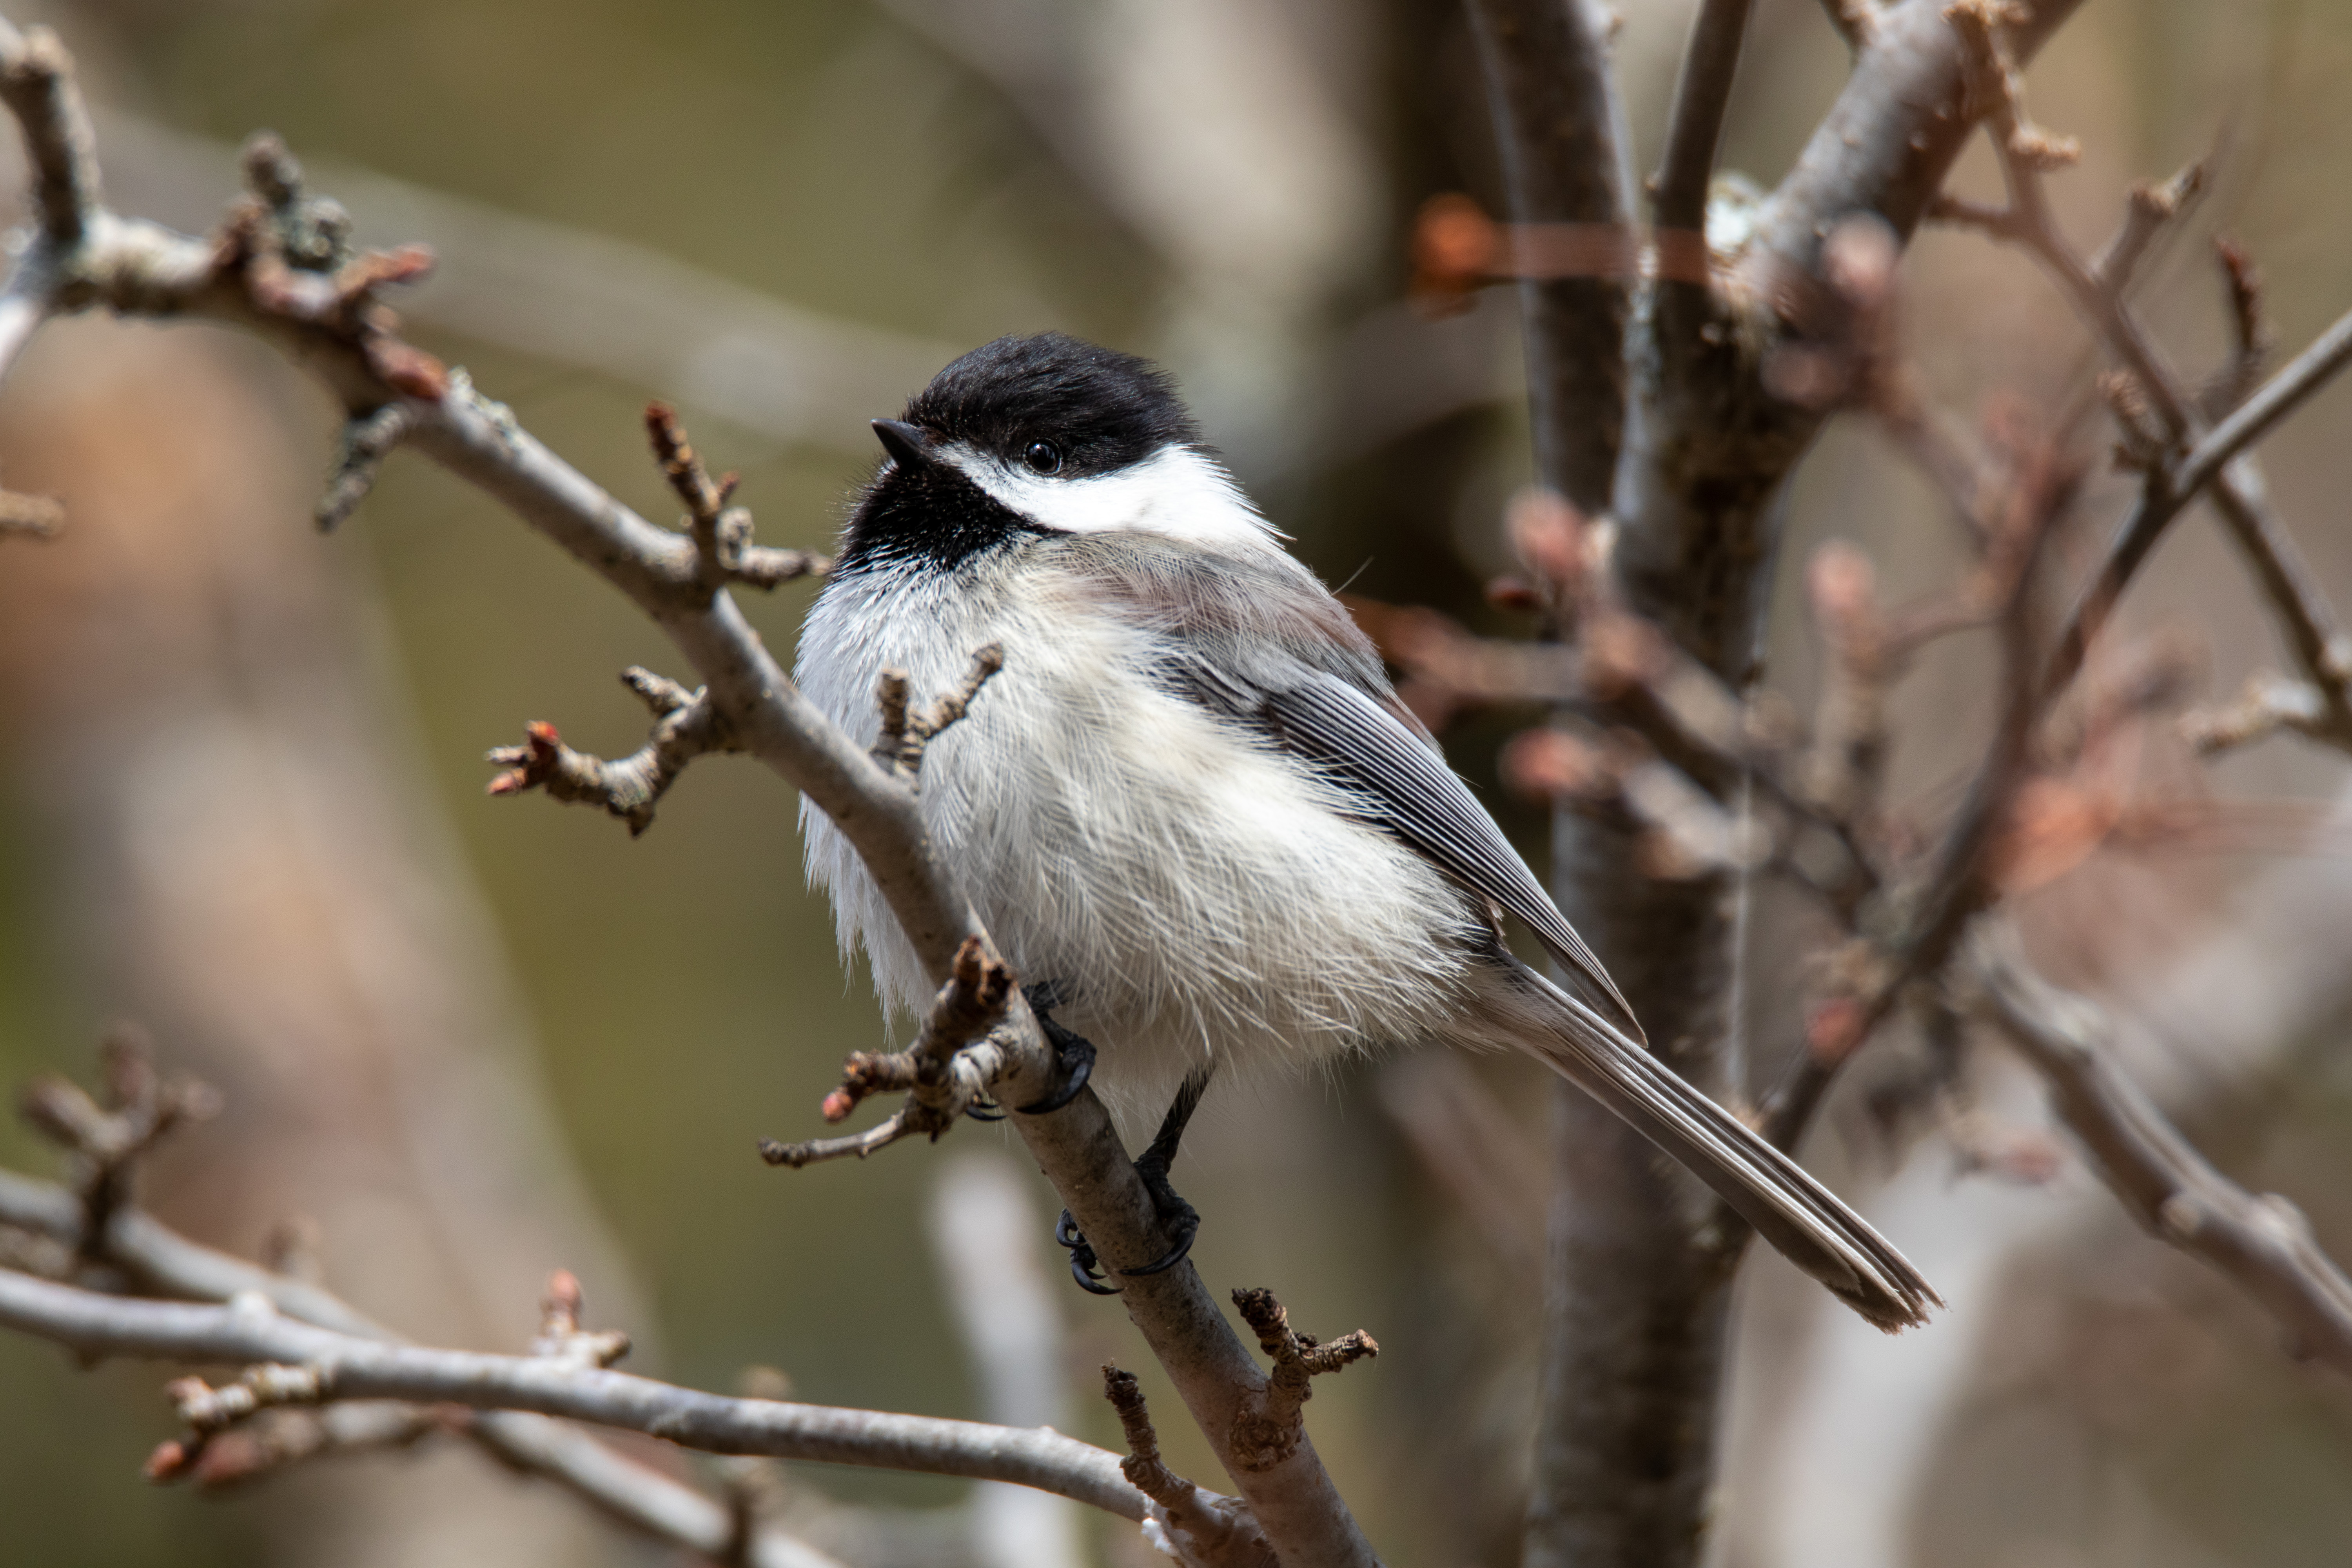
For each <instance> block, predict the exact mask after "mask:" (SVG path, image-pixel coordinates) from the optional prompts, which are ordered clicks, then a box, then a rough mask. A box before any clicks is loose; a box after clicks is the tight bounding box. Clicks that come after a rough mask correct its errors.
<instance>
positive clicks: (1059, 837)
mask: <svg viewBox="0 0 2352 1568" xmlns="http://www.w3.org/2000/svg"><path fill="white" fill-rule="evenodd" d="M846 586H851V585H850V584H835V591H838V590H839V589H841V588H843V587H846ZM866 591H867V592H876V591H880V592H887V593H893V594H895V595H899V596H901V597H903V596H904V595H906V594H908V593H917V594H919V593H921V592H923V590H922V589H921V588H919V587H916V586H915V585H913V584H898V585H896V586H895V587H891V586H886V585H882V584H875V585H872V586H869V587H867V589H866ZM829 607H830V608H833V609H835V610H845V609H847V608H848V606H846V605H834V606H826V605H820V606H819V613H817V614H814V615H812V616H811V618H810V621H809V625H808V626H807V628H806V630H805V631H804V632H803V654H802V658H801V670H802V680H803V688H804V689H806V690H807V691H808V692H809V695H810V696H811V697H812V698H813V699H814V700H817V701H818V702H819V703H820V704H821V705H822V706H824V708H825V710H827V711H828V712H829V713H830V714H831V716H832V717H833V718H834V719H835V721H838V722H840V723H841V724H842V725H843V726H844V727H845V729H847V730H848V731H849V732H850V733H851V734H852V735H854V736H856V737H858V738H860V739H861V740H866V741H870V740H871V739H872V738H873V736H874V735H875V733H876V732H877V729H878V727H879V719H878V715H877V711H876V710H875V706H874V701H873V687H874V680H875V677H876V676H877V673H878V672H879V671H880V670H881V669H882V668H885V667H886V666H887V667H895V668H901V669H904V670H906V671H907V672H908V677H909V679H910V682H911V685H912V688H913V693H914V696H915V700H917V701H919V702H921V701H927V700H930V698H931V696H932V695H935V694H936V693H938V692H940V691H942V690H946V689H950V688H951V687H952V686H953V685H954V684H955V683H956V682H958V681H959V680H961V679H962V676H963V673H964V670H965V669H966V668H968V665H969V654H970V651H971V650H972V649H976V648H978V647H982V645H984V644H986V643H988V642H991V641H999V640H1002V641H1003V642H1005V643H1006V644H1007V645H1008V646H1011V647H1022V648H1025V649H1032V650H1050V651H1049V652H1043V653H1035V652H1033V653H1032V654H1031V656H1030V657H1029V658H1027V659H1026V660H1025V661H1008V663H1007V665H1006V667H1005V668H1004V669H1003V671H1001V672H1000V673H999V674H998V675H997V676H996V677H995V678H994V679H992V680H991V681H990V682H989V684H988V686H987V687H986V689H984V690H983V691H982V694H981V695H980V697H979V698H978V699H977V700H975V701H974V702H973V703H972V705H971V710H970V712H969V713H968V714H967V715H966V717H965V718H964V719H963V720H961V721H959V722H958V723H957V724H956V725H955V726H953V727H952V728H950V730H948V731H946V732H945V733H943V734H942V735H941V736H940V738H939V740H938V741H937V742H934V743H933V745H932V746H931V747H930V749H929V752H928V754H927V755H926V757H925V759H924V762H923V767H922V776H921V781H920V790H921V800H922V809H923V815H924V817H925V820H926V822H927V824H928V825H929V828H930V830H931V833H932V835H933V837H934V839H935V841H936V842H937V843H938V845H939V847H940V850H941V852H942V855H943V856H944V858H945V859H946V860H947V863H948V864H949V865H950V867H953V868H956V870H957V871H958V872H959V874H960V875H961V876H962V878H963V879H964V883H965V886H966V888H967V889H971V890H972V891H973V892H974V893H975V895H976V896H975V898H974V902H975V904H976V905H977V907H978V908H979V910H980V913H981V918H982V920H983V921H986V922H987V925H988V928H989V931H990V932H991V934H992V936H993V937H994V938H995V940H996V942H997V944H998V946H999V948H1000V950H1001V951H1002V952H1003V953H1004V955H1005V957H1006V959H1007V960H1008V961H1009V962H1010V963H1012V964H1013V967H1014V970H1015V971H1016V973H1018V974H1019V975H1020V977H1021V980H1022V982H1023V983H1024V984H1034V983H1037V982H1041V981H1042V982H1050V983H1052V984H1054V985H1055V987H1056V988H1057V989H1058V990H1059V991H1060V992H1061V994H1062V997H1063V1000H1062V1002H1061V1004H1060V1005H1059V1006H1058V1007H1057V1009H1056V1012H1055V1016H1056V1017H1057V1018H1058V1019H1060V1020H1061V1021H1062V1022H1063V1023H1065V1024H1066V1025H1067V1026H1069V1027H1070V1028H1072V1029H1075V1030H1076V1031H1077V1032H1078V1033H1080V1034H1082V1035H1085V1036H1086V1037H1088V1038H1089V1039H1091V1040H1093V1041H1094V1042H1095V1044H1096V1045H1097V1047H1100V1049H1101V1058H1100V1061H1099V1065H1098V1066H1097V1078H1098V1079H1100V1080H1101V1081H1102V1082H1103V1084H1104V1086H1105V1087H1106V1088H1107V1089H1109V1090H1111V1091H1112V1092H1113V1093H1114V1094H1115V1095H1117V1096H1118V1098H1119V1099H1128V1098H1130V1097H1144V1098H1148V1099H1150V1100H1158V1099H1159V1098H1160V1097H1162V1096H1164V1095H1165V1094H1167V1093H1169V1092H1171V1091H1172V1089H1173V1086H1174V1084H1175V1083H1176V1081H1177V1080H1178V1079H1180V1078H1181V1076H1182V1074H1183V1073H1184V1072H1185V1071H1186V1070H1187V1069H1189V1068H1192V1067H1194V1066H1199V1065H1202V1064H1203V1063H1205V1062H1208V1061H1210V1060H1212V1059H1215V1060H1217V1061H1219V1062H1221V1063H1222V1064H1223V1065H1224V1066H1225V1067H1227V1068H1236V1067H1237V1068H1242V1069H1243V1070H1244V1071H1247V1070H1250V1069H1254V1068H1271V1067H1276V1066H1286V1065H1295V1064H1304V1063H1307V1062H1311V1061H1313V1060H1316V1059H1318V1058H1324V1057H1328V1056H1330V1055H1333V1054H1335V1053H1338V1052H1341V1051H1346V1050H1350V1049H1358V1048H1362V1047H1368V1046H1378V1045H1385V1044H1390V1043H1395V1042H1400V1041H1406V1040H1412V1039H1416V1038H1419V1037H1423V1036H1425V1035H1427V1034H1430V1033H1432V1032H1433V1031H1434V1030H1436V1029H1437V1028H1438V1027H1439V1026H1441V1025H1442V1024H1443V1023H1444V1021H1445V1019H1446V1018H1447V1017H1448V1016H1451V1015H1453V1014H1454V1012H1455V1010H1456V1009H1457V1008H1458V1007H1459V1006H1460V1005H1462V999H1463V995H1464V993H1465V987H1466V984H1467V981H1468V971H1469V967H1470V964H1471V963H1472V958H1471V952H1470V942H1471V941H1472V938H1471V936H1470V933H1471V932H1473V931H1475V930H1476V929H1477V926H1478V924H1479V921H1478V917H1477V915H1476V914H1475V911H1473V910H1471V909H1470V907H1469V900H1467V898H1466V897H1465V895H1464V894H1463V893H1462V892H1461V891H1460V890H1459V889H1457V888H1455V887H1454V884H1452V883H1451V882H1449V881H1448V880H1447V879H1445V878H1444V877H1443V876H1441V875H1440V874H1439V873H1438V872H1437V871H1436V870H1434V869H1433V868H1431V867H1430V866H1429V865H1428V863H1427V862H1425V861H1423V859H1422V858H1420V857H1419V856H1417V855H1415V854H1413V853H1412V852H1411V851H1410V850H1409V849H1407V848H1406V847H1403V846H1402V845H1401V844H1399V843H1398V842H1397V841H1396V840H1394V839H1393V838H1391V837H1388V836H1387V835H1385V834H1383V833H1381V831H1379V830H1378V829H1376V828H1374V827H1371V826H1368V825H1366V824H1364V823H1361V822H1360V821H1356V820H1353V819H1352V818H1350V817H1349V816H1347V815H1345V813H1346V811H1347V810H1348V808H1349V806H1350V805H1351V804H1352V803H1351V802H1350V801H1349V799H1348V798H1347V796H1346V795H1345V794H1344V792H1342V791H1341V790H1340V789H1339V788H1338V787H1337V786H1335V785H1333V784H1330V783H1328V781H1326V780H1323V779H1320V778H1318V777H1317V776H1316V775H1314V774H1313V773H1312V772H1311V771H1310V770H1309V769H1307V767H1306V766H1305V765H1304V764H1303V763H1300V762H1299V761H1297V759H1296V758H1294V757H1292V756H1291V755H1289V754H1288V753H1286V752H1281V751H1279V750H1278V749H1276V746H1275V745H1274V744H1273V743H1272V742H1270V741H1269V740H1265V739H1261V738H1259V737H1257V736H1255V735H1253V734H1252V733H1250V732H1249V731H1245V730H1244V729H1243V728H1242V727H1241V726H1239V725H1236V724H1234V723H1233V722H1231V721H1227V720H1223V719H1221V718H1219V717H1217V716H1215V715H1213V714H1212V713H1210V712H1209V711H1208V710H1205V709H1202V708H1201V707H1200V706H1198V705H1197V704H1195V703H1193V702H1192V701H1190V700H1187V699H1185V698H1183V697H1181V696H1179V695H1176V694H1174V693H1171V692H1170V691H1167V690H1165V689H1163V688H1161V687H1160V685H1158V684H1156V683H1154V682H1153V681H1152V680H1151V679H1150V656H1151V649H1150V645H1149V639H1148V637H1146V636H1145V634H1143V633H1142V632H1140V631H1139V630H1137V629H1136V628H1133V627H1132V626H1127V625H1124V624H1122V623H1120V622H1118V621H1117V620H1115V619H1111V618H1109V617H1106V616H1072V615H1068V614H1066V613H1064V614H1057V615H1055V616H1053V618H1052V620H1053V624H1050V625H1045V624H1039V625H1029V626H1023V625H1020V624H1019V623H1020V621H1021V620H1022V619H1023V618H1024V615H1026V616H1036V617H1037V618H1038V619H1039V620H1041V621H1042V620H1044V619H1045V616H1043V615H1042V614H1041V613H1040V612H1039V610H1037V609H1035V608H1031V609H1027V610H1025V611H1024V608H1023V607H1021V606H1016V605H1006V604H1003V603H1002V602H997V603H993V604H991V603H981V604H976V605H971V606H969V607H968V608H967V609H966V610H965V612H964V613H963V614H961V615H960V616H956V617H954V619H955V622H956V625H957V626H958V628H959V635H956V636H953V637H939V636H938V634H937V630H936V628H937V627H938V626H939V624H940V622H939V620H938V619H937V618H936V617H937V616H938V614H939V607H937V606H922V607H921V608H920V609H919V611H917V612H916V613H914V614H907V613H904V612H907V611H908V610H910V609H914V608H915V607H914V606H908V605H898V608H899V609H900V610H901V612H902V613H901V614H900V615H897V616H891V617H889V618H888V619H887V620H885V621H877V619H875V618H872V617H870V616H852V615H848V614H834V615H826V614H824V611H825V610H826V609H827V608H829ZM853 623H855V624H858V625H862V626H866V627H873V626H877V625H880V626H887V627H889V628H891V629H890V630H887V631H886V632H885V633H884V634H883V635H882V636H881V637H879V638H878V639H875V643H874V646H869V647H861V648H849V647H842V646H839V645H838V642H837V640H836V639H838V638H839V637H840V636H841V634H842V632H843V630H844V628H845V626H848V625H850V624H853ZM926 623H928V625H929V626H930V627H931V628H933V629H931V630H930V631H929V633H928V634H927V635H926V636H925V637H924V638H923V639H922V642H923V644H924V645H925V646H922V647H918V646H916V644H915V640H914V639H912V638H909V637H906V635H905V630H904V628H905V627H907V626H909V625H910V624H911V625H923V624H926ZM893 645H895V646H893ZM950 649H951V650H953V651H952V652H951V653H950V651H949V650H950ZM802 820H803V832H804V834H805V836H806V840H807V849H808V866H809V873H810V876H811V879H813V880H814V881H815V882H817V883H819V884H821V885H823V886H824V887H825V888H826V889H828V891H830V892H831V893H832V895H833V899H834V907H835V919H836V923H837V926H838V929H839V934H840V937H841V941H842V944H843V948H844V951H845V952H846V951H847V950H848V949H849V948H850V947H852V946H854V945H855V946H862V947H864V949H865V950H866V954H867V957H868V962H869V963H871V965H872V967H873V970H874V976H875V983H876V986H877V990H878V991H880V993H881V994H882V996H883V997H884V999H885V1001H886V1002H887V1003H888V1004H890V1005H893V1006H894V1007H897V1008H904V1009H909V1010H912V1009H918V1008H920V1007H921V1006H923V1005H925V1004H926V1003H927V1002H928V1000H929V996H930V994H931V992H932V990H933V987H932V985H931V984H930V982H929V980H928V979H927V978H926V977H925V976H924V974H923V973H922V971H921V968H920V966H919V964H918V963H917V962H916V959H915V956H914V953H913V951H912V949H911V948H910V947H909V946H908V943H907V942H906V939H905V938H904V937H903V936H902V935H901V934H900V932H899V931H898V925H897V922H896V921H894V920H893V919H892V918H891V916H890V914H889V911H888V910H887V907H886V906H885V905H884V903H883V902H882V900H881V897H880V894H879V893H878V892H877V890H876V889H875V888H874V886H873V883H872V881H871V879H869V878H868V877H867V876H866V871H865V868H864V867H863V866H862V865H861V864H860V863H859V862H858V860H857V858H856V855H855V854H854V853H853V852H852V851H851V850H850V848H849V847H848V845H847V843H846V841H845V840H844V839H843V838H842V837H841V836H840V834H839V833H838V832H837V831H835V829H834V827H833V826H832V824H831V823H830V822H828V821H827V820H825V818H824V816H823V814H822V813H819V812H817V811H815V810H814V808H813V807H811V806H809V805H806V804H805V803H803V806H802Z"/></svg>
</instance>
